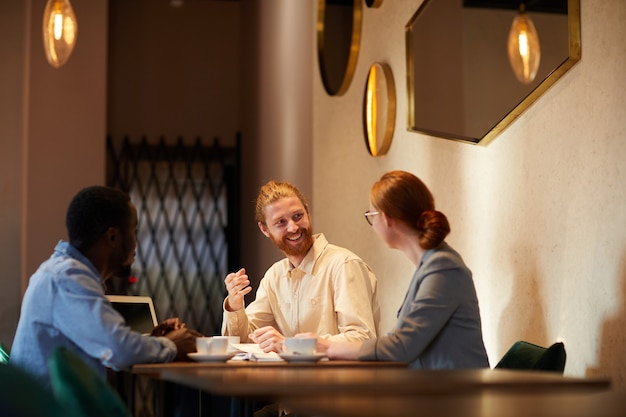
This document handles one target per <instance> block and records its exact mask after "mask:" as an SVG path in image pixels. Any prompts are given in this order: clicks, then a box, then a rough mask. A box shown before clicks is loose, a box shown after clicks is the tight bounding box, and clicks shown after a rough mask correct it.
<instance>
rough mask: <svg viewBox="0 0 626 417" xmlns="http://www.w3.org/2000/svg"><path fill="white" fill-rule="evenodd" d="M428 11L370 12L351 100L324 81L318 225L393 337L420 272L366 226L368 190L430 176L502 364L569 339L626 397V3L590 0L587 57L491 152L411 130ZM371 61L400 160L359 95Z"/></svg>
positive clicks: (319, 111) (318, 127) (584, 364)
mask: <svg viewBox="0 0 626 417" xmlns="http://www.w3.org/2000/svg"><path fill="white" fill-rule="evenodd" d="M419 3H420V2H419V1H415V2H400V1H391V0H388V1H384V2H383V4H382V6H381V7H380V8H379V9H367V8H365V9H364V16H363V36H362V42H361V51H360V55H359V60H358V64H357V70H356V75H355V78H354V80H353V83H352V86H351V88H350V90H349V91H348V92H347V93H346V94H345V96H343V97H329V96H327V95H326V94H325V92H324V89H323V88H322V85H321V81H320V78H319V75H318V73H317V72H316V73H315V74H314V75H315V79H314V123H315V135H314V142H313V143H314V154H313V161H314V165H313V181H314V182H313V189H314V198H313V200H314V201H315V202H316V205H315V210H314V212H313V216H314V221H315V226H316V228H317V229H320V230H323V231H325V233H326V234H327V235H328V237H329V239H330V240H331V241H332V242H334V243H337V244H341V245H346V246H348V247H350V248H352V249H354V250H355V251H356V252H357V253H358V254H360V255H361V256H362V257H363V258H364V259H366V260H367V261H368V262H369V263H370V264H371V265H372V267H373V268H374V271H375V272H376V273H377V276H378V278H379V281H380V286H381V290H382V304H383V305H382V308H383V325H384V328H386V329H389V328H390V326H392V325H393V323H394V322H395V312H396V310H397V308H398V306H399V304H400V302H401V301H402V298H403V295H404V292H405V289H406V287H407V285H408V281H409V279H410V277H411V274H412V272H413V266H412V265H411V264H410V263H409V262H408V261H407V260H406V259H405V258H404V257H403V255H401V254H400V253H398V252H396V251H392V250H390V249H388V248H386V247H385V245H384V244H383V243H381V242H380V241H379V240H378V238H377V237H376V236H375V234H374V232H373V231H372V230H370V229H369V227H368V226H367V224H366V223H365V221H364V220H363V216H362V213H363V211H364V210H366V209H367V204H368V199H367V195H368V191H369V187H370V185H371V184H372V183H373V181H375V180H376V179H377V178H378V177H380V175H381V174H382V173H384V172H385V171H388V170H391V169H404V170H408V171H411V172H413V173H415V174H416V175H418V176H419V177H421V178H422V179H423V180H424V181H425V182H426V183H427V184H428V185H429V186H430V188H431V190H432V191H433V193H434V195H435V198H436V202H437V205H438V208H439V209H440V210H441V211H443V212H444V213H446V214H447V215H448V217H449V220H450V222H451V226H452V233H451V235H450V237H449V239H448V241H449V243H451V244H452V245H453V246H454V247H456V248H457V249H458V250H459V251H460V252H461V253H462V254H463V256H464V258H465V260H466V262H467V264H468V265H469V266H470V268H471V269H472V270H473V272H474V277H475V283H476V287H477V291H478V297H479V300H480V305H481V312H482V319H483V327H484V338H485V344H486V347H487V351H488V354H489V358H490V361H491V363H492V365H495V363H496V362H497V361H498V360H499V358H500V357H501V356H502V355H503V354H504V352H505V351H506V349H507V348H508V347H509V346H510V345H511V344H512V343H513V342H514V341H516V340H518V339H525V340H528V341H531V342H535V343H538V344H542V345H547V344H550V343H552V342H554V341H556V340H562V341H564V343H565V346H566V349H567V353H568V359H567V366H566V373H567V374H570V375H586V374H594V375H595V374H605V375H610V376H612V377H613V379H614V382H615V383H616V385H617V386H619V387H621V388H626V381H625V380H624V377H625V376H626V361H624V360H623V359H622V357H621V356H622V355H621V354H622V353H623V352H625V351H626V336H625V332H624V329H625V328H626V168H625V166H626V138H625V135H626V117H625V111H626V82H625V80H626V78H625V77H626V76H625V72H624V68H625V67H626V47H625V46H624V43H623V42H621V40H624V39H626V27H625V26H624V25H623V22H624V19H626V2H624V1H623V0H582V5H581V8H582V60H581V61H580V62H579V63H578V64H577V65H576V66H575V67H574V68H573V69H572V70H571V71H570V72H569V73H567V74H566V75H565V76H564V77H563V78H561V79H560V80H559V81H558V82H557V83H556V84H555V85H554V86H553V87H552V88H551V89H549V90H548V91H547V93H546V94H545V95H544V96H543V97H541V98H540V99H539V100H538V101H537V102H536V103H535V104H534V105H532V106H531V107H530V108H529V109H528V110H527V111H526V112H525V113H524V114H523V115H522V116H521V117H520V118H519V119H518V120H517V121H515V122H514V123H513V124H512V125H511V126H510V127H509V128H508V129H506V130H505V131H504V132H503V133H502V134H501V135H500V137H498V138H497V139H496V140H495V141H494V142H492V143H491V144H490V145H489V146H487V147H477V146H473V145H467V144H463V143H457V142H452V141H447V140H443V139H437V138H432V137H427V136H424V135H421V134H416V133H410V132H408V131H407V129H406V126H407V124H406V109H407V105H406V101H407V97H406V96H407V95H406V84H405V74H406V71H405V51H404V45H405V43H404V25H405V23H406V22H407V21H408V20H409V18H410V17H411V16H412V15H413V13H414V12H415V10H416V9H417V7H418V4H419ZM374 61H383V62H387V63H388V64H389V65H390V66H391V68H392V70H393V72H394V76H395V80H396V93H397V97H398V103H397V104H398V114H397V119H396V125H395V129H396V130H395V135H394V139H393V143H392V145H391V149H390V151H389V154H388V155H387V156H386V157H384V158H378V159H374V158H372V157H370V156H368V154H367V152H366V150H365V147H364V145H363V133H362V127H361V103H362V91H363V88H362V86H363V85H364V83H365V77H366V75H367V70H368V67H369V65H370V64H371V63H373V62H374Z"/></svg>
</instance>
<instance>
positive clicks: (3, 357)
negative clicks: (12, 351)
mask: <svg viewBox="0 0 626 417" xmlns="http://www.w3.org/2000/svg"><path fill="white" fill-rule="evenodd" d="M2 363H9V350H8V349H7V348H5V347H4V345H3V344H2V343H0V364H2Z"/></svg>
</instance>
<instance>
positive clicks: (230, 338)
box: [226, 336, 241, 352]
mask: <svg viewBox="0 0 626 417" xmlns="http://www.w3.org/2000/svg"><path fill="white" fill-rule="evenodd" d="M226 337H227V338H228V351H229V352H236V351H237V348H236V347H235V346H234V345H237V344H239V342H240V341H241V338H240V337H239V336H226Z"/></svg>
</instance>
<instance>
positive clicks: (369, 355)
mask: <svg viewBox="0 0 626 417" xmlns="http://www.w3.org/2000/svg"><path fill="white" fill-rule="evenodd" d="M359 359H361V360H389V361H400V362H407V363H409V367H410V368H418V369H446V368H488V367H489V360H488V358H487V352H486V351H485V345H484V343H483V338H482V329H481V321H480V310H479V308H478V299H477V297H476V289H475V288H474V282H473V281H472V273H471V271H470V270H469V269H468V268H467V266H465V263H464V262H463V259H462V258H461V255H459V254H458V253H457V252H456V251H455V250H454V249H452V248H451V247H450V246H449V245H448V244H447V243H445V242H444V243H442V244H441V245H439V247H437V248H435V249H430V250H427V251H426V252H425V253H424V256H423V257H422V260H421V262H420V265H419V266H418V268H417V270H416V271H415V273H414V274H413V278H412V279H411V284H410V286H409V289H408V291H407V293H406V295H405V299H404V302H403V303H402V306H401V307H400V310H399V311H398V321H397V323H396V326H395V328H394V329H393V330H392V331H391V332H389V333H388V334H387V335H385V336H382V337H380V338H378V339H376V340H368V341H365V342H364V343H363V346H362V347H361V350H360V352H359Z"/></svg>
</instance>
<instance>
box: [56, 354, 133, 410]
mask: <svg viewBox="0 0 626 417" xmlns="http://www.w3.org/2000/svg"><path fill="white" fill-rule="evenodd" d="M48 368H49V369H50V380H51V383H52V390H53V391H54V395H55V396H56V398H57V400H58V401H59V402H60V403H61V404H62V405H64V406H65V407H67V408H69V409H71V410H72V411H73V412H74V413H75V414H80V415H83V416H89V417H113V416H115V417H118V416H119V417H132V416H131V413H130V411H129V410H128V408H127V407H126V405H125V404H124V401H122V399H121V398H120V396H119V395H118V393H117V392H115V390H114V389H113V388H112V387H111V386H109V385H108V384H107V382H106V380H105V379H104V378H102V377H101V376H100V375H99V374H98V373H97V372H95V371H94V370H93V369H92V368H90V367H89V365H87V364H86V363H85V362H84V361H83V360H82V359H81V358H80V357H79V356H78V355H77V354H75V353H74V352H72V351H71V350H69V349H67V348H65V347H59V348H57V349H55V350H54V352H53V353H52V356H51V357H50V359H49V361H48Z"/></svg>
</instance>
